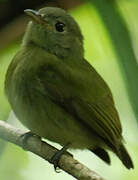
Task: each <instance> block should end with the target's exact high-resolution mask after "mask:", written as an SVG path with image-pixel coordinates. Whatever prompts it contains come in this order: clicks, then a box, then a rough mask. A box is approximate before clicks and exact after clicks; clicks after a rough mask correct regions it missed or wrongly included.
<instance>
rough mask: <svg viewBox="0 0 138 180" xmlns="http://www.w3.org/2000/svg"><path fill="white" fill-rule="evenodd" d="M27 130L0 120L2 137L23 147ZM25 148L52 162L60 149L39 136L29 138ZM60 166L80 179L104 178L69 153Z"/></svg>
mask: <svg viewBox="0 0 138 180" xmlns="http://www.w3.org/2000/svg"><path fill="white" fill-rule="evenodd" d="M24 133H25V132H24V131H22V130H20V129H17V128H15V127H13V126H11V125H10V124H8V123H5V122H4V121H1V120H0V138H1V139H4V140H6V141H9V142H11V143H13V144H16V145H18V146H20V147H22V148H23V140H22V135H23V134H24ZM25 149H26V150H28V151H31V152H33V153H34V154H36V155H38V156H40V157H42V158H43V159H45V160H47V161H49V162H50V159H51V157H52V156H53V155H54V154H55V153H56V152H57V151H58V149H56V148H54V147H53V146H51V145H49V144H47V143H46V142H44V141H41V139H39V138H38V137H37V136H31V137H29V138H28V139H27V142H26V144H25ZM59 168H61V169H62V170H64V171H66V172H67V173H68V174H70V175H72V176H73V177H75V178H76V179H78V180H104V179H103V178H102V177H100V176H99V175H98V174H97V173H95V172H94V171H91V170H90V169H89V168H87V167H86V166H84V165H83V164H81V163H80V162H78V161H77V160H75V159H74V158H73V157H71V156H70V155H68V154H63V155H62V156H61V158H60V160H59Z"/></svg>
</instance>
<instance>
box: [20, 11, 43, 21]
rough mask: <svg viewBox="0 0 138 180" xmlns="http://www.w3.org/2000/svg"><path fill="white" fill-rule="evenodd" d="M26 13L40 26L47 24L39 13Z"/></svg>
mask: <svg viewBox="0 0 138 180" xmlns="http://www.w3.org/2000/svg"><path fill="white" fill-rule="evenodd" d="M24 12H25V13H26V14H27V15H28V16H29V17H31V19H32V20H34V21H35V22H37V23H40V24H44V23H46V21H45V20H44V18H43V17H42V15H41V14H40V13H39V12H38V11H35V10H33V9H25V10H24Z"/></svg>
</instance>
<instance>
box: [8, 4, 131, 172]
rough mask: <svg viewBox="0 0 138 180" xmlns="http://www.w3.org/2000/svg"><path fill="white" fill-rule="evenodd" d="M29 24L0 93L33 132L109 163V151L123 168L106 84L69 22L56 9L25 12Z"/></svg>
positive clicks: (119, 138) (128, 164)
mask: <svg viewBox="0 0 138 180" xmlns="http://www.w3.org/2000/svg"><path fill="white" fill-rule="evenodd" d="M26 13H27V14H28V15H29V16H31V18H32V21H31V22H29V25H28V27H27V30H26V33H25V36H24V39H23V43H22V46H21V49H20V50H19V52H18V53H17V54H16V56H15V57H14V58H13V60H12V62H11V64H10V66H9V68H8V72H7V75H6V81H5V92H6V95H7V97H8V100H9V102H10V104H11V107H12V108H13V111H14V112H15V114H16V116H17V117H18V119H19V120H20V121H21V122H22V123H23V124H24V125H25V126H26V127H28V128H29V129H30V130H31V131H32V132H33V133H36V134H37V135H39V136H42V137H44V138H47V139H49V140H51V141H54V142H57V143H59V144H61V145H62V146H64V145H65V144H67V143H71V145H70V148H74V149H89V150H91V151H92V152H94V153H95V154H96V155H98V156H99V157H100V158H101V159H103V160H104V161H105V162H107V163H110V158H109V155H108V153H107V152H106V150H111V151H113V152H114V153H115V154H116V155H117V156H118V157H119V158H120V160H121V161H122V162H123V164H124V165H125V166H126V167H127V168H128V169H130V168H133V163H132V161H131V158H130V156H129V155H128V153H127V151H126V149H125V147H124V146H123V144H122V141H123V138H122V128H121V124H120V120H119V116H118V113H117V111H116V108H115V105H114V101H113V97H112V94H111V91H110V89H109V87H108V85H107V84H106V83H105V81H104V80H103V79H102V77H101V76H100V75H99V74H98V73H97V72H96V70H95V69H94V68H93V67H92V66H91V65H90V64H89V63H88V62H87V61H86V60H85V59H84V55H83V37H82V34H81V31H80V28H79V26H78V25H77V23H76V22H75V20H74V19H73V18H72V17H71V16H70V15H69V14H68V13H67V12H65V11H64V10H62V9H60V8H52V7H46V8H43V9H41V10H39V12H36V11H33V10H26Z"/></svg>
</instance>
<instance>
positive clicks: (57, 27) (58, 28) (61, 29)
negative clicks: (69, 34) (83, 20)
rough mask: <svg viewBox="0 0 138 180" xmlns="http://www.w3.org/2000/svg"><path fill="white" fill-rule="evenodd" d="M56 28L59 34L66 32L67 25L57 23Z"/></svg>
mask: <svg viewBox="0 0 138 180" xmlns="http://www.w3.org/2000/svg"><path fill="white" fill-rule="evenodd" d="M55 27H56V30H57V31H58V32H63V31H64V27H65V24H64V23H62V22H57V23H56V24H55Z"/></svg>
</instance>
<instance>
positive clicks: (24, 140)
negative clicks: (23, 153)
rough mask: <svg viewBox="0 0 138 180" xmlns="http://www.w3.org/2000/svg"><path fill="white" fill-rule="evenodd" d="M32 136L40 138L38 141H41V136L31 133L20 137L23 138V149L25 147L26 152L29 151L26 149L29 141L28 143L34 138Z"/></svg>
mask: <svg viewBox="0 0 138 180" xmlns="http://www.w3.org/2000/svg"><path fill="white" fill-rule="evenodd" d="M32 136H35V137H38V139H41V137H40V136H38V135H36V134H34V133H33V132H31V131H29V132H26V133H24V134H22V135H21V136H20V137H21V138H22V147H23V149H24V150H27V149H26V144H27V141H28V139H29V138H30V137H32Z"/></svg>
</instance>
